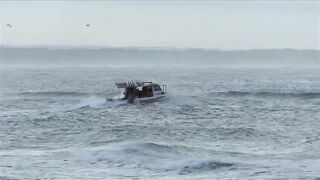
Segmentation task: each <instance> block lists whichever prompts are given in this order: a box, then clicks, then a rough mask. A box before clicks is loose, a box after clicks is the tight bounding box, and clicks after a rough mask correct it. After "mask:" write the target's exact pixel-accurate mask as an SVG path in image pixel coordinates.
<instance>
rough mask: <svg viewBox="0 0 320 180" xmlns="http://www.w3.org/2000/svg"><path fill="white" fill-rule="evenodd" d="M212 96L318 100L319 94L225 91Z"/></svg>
mask: <svg viewBox="0 0 320 180" xmlns="http://www.w3.org/2000/svg"><path fill="white" fill-rule="evenodd" d="M212 94H213V95H223V96H257V97H297V98H320V92H302V93H300V92H267V91H260V92H249V91H226V92H215V93H212Z"/></svg>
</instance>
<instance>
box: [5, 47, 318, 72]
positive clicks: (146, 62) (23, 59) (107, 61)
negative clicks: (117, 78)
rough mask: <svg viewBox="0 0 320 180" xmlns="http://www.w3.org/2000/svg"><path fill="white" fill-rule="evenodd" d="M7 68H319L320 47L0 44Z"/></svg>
mask: <svg viewBox="0 0 320 180" xmlns="http://www.w3.org/2000/svg"><path fill="white" fill-rule="evenodd" d="M0 54H1V59H0V63H1V65H2V66H6V67H101V66H103V67H154V66H157V67H228V68H239V67H242V68H248V67H249V68H279V67H280V68H281V67H290V68H302V67H303V68H320V51H319V50H294V49H260V50H238V51H232V50H228V51H226V50H216V49H177V48H106V47H90V48H89V47H50V46H49V47H25V48H23V47H5V46H3V47H1V48H0Z"/></svg>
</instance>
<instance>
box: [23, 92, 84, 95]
mask: <svg viewBox="0 0 320 180" xmlns="http://www.w3.org/2000/svg"><path fill="white" fill-rule="evenodd" d="M17 95H22V96H87V95H90V94H89V93H82V92H75V91H37V92H21V93H17Z"/></svg>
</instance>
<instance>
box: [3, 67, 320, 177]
mask: <svg viewBox="0 0 320 180" xmlns="http://www.w3.org/2000/svg"><path fill="white" fill-rule="evenodd" d="M319 72H320V71H319V70H316V69H314V70H288V69H269V70H264V69H205V68H203V69H179V68H168V69H164V68H162V69H154V68H149V69H148V68H142V69H141V68H57V69H46V68H42V69H30V68H29V69H23V68H20V69H2V70H1V77H0V85H1V86H0V93H1V96H0V98H1V104H0V121H1V125H0V179H2V178H3V179H6V178H8V179H9V178H16V179H28V178H30V179H34V178H57V179H90V178H92V179H94V178H96V179H101V178H110V179H111V178H115V179H116V178H118V179H121V178H123V179H128V178H129V179H130V178H135V177H141V178H148V179H149V178H150V179H151V178H152V179H156V178H159V179H162V178H164V177H166V178H175V179H177V178H180V179H186V178H190V179H201V178H226V179H229V178H240V179H241V178H242V179H248V178H253V179H256V178H311V179H312V178H317V177H318V178H319V177H320V151H319V149H320V73H319ZM118 79H140V80H153V81H155V82H159V83H166V84H167V86H168V91H169V97H168V99H166V100H162V101H159V102H154V103H147V104H133V105H128V104H124V103H121V102H118V101H113V102H106V101H105V98H106V97H108V98H115V97H116V96H118V95H119V91H118V89H116V87H115V86H114V84H113V81H114V80H118Z"/></svg>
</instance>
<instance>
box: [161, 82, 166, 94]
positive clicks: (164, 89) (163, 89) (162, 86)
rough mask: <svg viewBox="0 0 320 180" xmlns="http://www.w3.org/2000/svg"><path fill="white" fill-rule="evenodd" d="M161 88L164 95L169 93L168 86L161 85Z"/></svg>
mask: <svg viewBox="0 0 320 180" xmlns="http://www.w3.org/2000/svg"><path fill="white" fill-rule="evenodd" d="M159 86H160V87H161V89H162V91H163V92H164V93H166V92H167V85H165V84H160V85H159Z"/></svg>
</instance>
